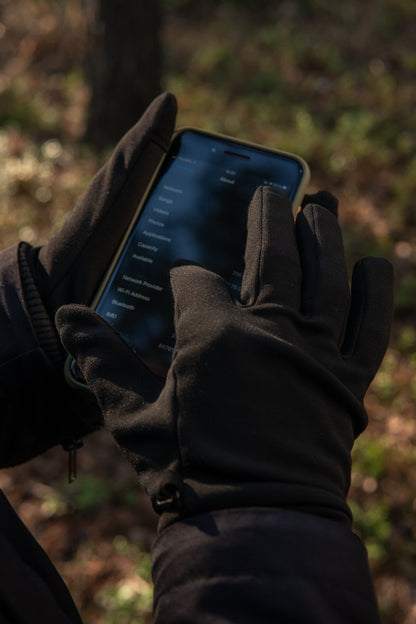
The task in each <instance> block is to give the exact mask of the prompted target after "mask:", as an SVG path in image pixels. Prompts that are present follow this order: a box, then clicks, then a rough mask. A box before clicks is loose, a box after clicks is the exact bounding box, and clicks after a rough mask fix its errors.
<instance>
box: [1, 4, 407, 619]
mask: <svg viewBox="0 0 416 624" xmlns="http://www.w3.org/2000/svg"><path fill="white" fill-rule="evenodd" d="M101 4H102V7H101V9H102V12H101V13H100V9H99V6H98V4H95V5H93V4H92V2H91V1H88V0H84V1H83V0H71V1H68V2H64V1H63V0H0V63H1V70H0V158H1V166H0V244H1V248H6V247H7V246H9V245H11V244H13V243H14V242H16V240H18V239H23V240H26V241H28V242H30V243H33V244H35V243H36V244H38V243H42V241H45V240H46V239H47V237H48V236H49V234H50V233H51V232H52V231H53V230H54V229H55V228H56V227H58V226H59V225H60V224H61V223H62V221H63V220H64V218H65V216H66V215H67V214H68V212H69V211H70V210H71V208H72V207H73V206H74V205H75V203H76V202H77V199H78V198H79V197H80V195H81V194H82V192H83V190H84V189H85V187H86V186H87V184H88V182H89V180H90V179H91V177H92V175H93V174H94V173H95V172H96V171H97V169H98V168H99V166H100V165H101V164H102V163H103V162H104V160H105V158H106V157H107V156H108V154H109V152H110V150H111V146H112V145H114V142H115V140H116V138H118V136H119V135H120V134H121V132H122V131H123V128H121V127H118V126H117V123H115V128H112V129H111V132H110V130H109V131H108V132H106V129H107V126H110V125H111V120H113V121H114V120H115V119H117V120H119V119H121V118H122V119H125V120H126V121H127V120H130V119H131V117H130V116H131V114H133V118H135V117H139V116H140V114H141V112H142V110H143V106H144V105H145V104H147V103H148V101H149V99H150V98H151V97H152V95H153V93H154V92H157V91H158V90H160V89H164V90H165V89H167V90H170V91H172V92H174V93H175V94H176V96H177V98H178V102H179V118H178V125H179V126H182V125H195V126H199V127H202V128H207V129H212V130H215V131H219V132H223V133H226V134H231V135H235V136H238V137H241V138H245V139H249V140H251V141H255V142H258V143H263V144H264V145H268V146H272V147H277V148H281V149H284V150H288V151H294V152H297V153H299V154H300V155H302V156H303V157H304V158H305V159H306V160H307V161H308V162H309V164H310V166H311V171H312V181H311V187H310V190H311V191H315V190H318V189H322V188H324V189H328V190H331V191H332V192H334V193H335V194H336V195H337V196H338V197H339V199H340V220H341V222H342V224H343V227H344V233H345V246H346V251H347V255H348V261H349V266H350V267H352V265H353V263H354V262H355V260H356V259H358V258H359V257H361V256H364V255H371V254H374V255H385V256H387V257H388V258H390V259H391V260H392V261H393V263H394V265H395V270H396V315H395V322H394V328H393V336H392V340H391V346H390V348H389V350H388V353H387V355H386V357H385V360H384V363H383V365H382V367H381V370H380V372H379V373H378V374H377V377H376V379H375V381H374V383H373V384H372V387H371V389H370V391H369V394H368V397H367V407H368V412H369V416H370V426H369V428H368V431H367V433H366V434H365V435H363V436H362V437H361V438H360V439H359V441H358V442H357V445H356V448H355V450H354V468H353V477H352V488H351V493H350V504H351V507H352V509H353V512H354V515H355V530H356V531H357V532H358V534H360V535H361V536H362V537H363V538H364V540H365V542H366V545H367V548H368V550H369V554H370V559H371V567H372V572H373V577H374V581H375V585H376V591H377V594H378V598H379V604H380V610H381V614H382V618H383V622H384V623H385V624H399V623H400V624H403V623H405V624H411V623H416V502H415V500H416V499H415V493H416V413H415V412H416V408H415V404H416V374H415V373H416V322H415V321H416V211H415V196H416V150H415V145H416V89H415V76H416V45H415V44H416V3H415V2H414V1H413V0H367V2H362V0H349V1H348V2H336V3H334V2H333V0H315V1H314V0H283V1H281V2H279V1H277V2H276V1H273V2H272V1H267V0H265V1H263V2H259V1H258V0H252V1H250V0H218V1H216V2H212V1H211V2H210V1H208V0H162V1H161V3H160V6H159V7H157V6H156V5H157V3H156V2H151V1H150V2H137V3H133V2H130V3H129V2H126V1H124V2H115V1H114V0H113V1H112V2H110V1H108V0H107V1H104V2H102V3H101ZM132 5H137V6H138V8H139V9H141V11H139V12H138V13H137V16H136V15H135V10H134V9H133V8H132ZM114 7H117V11H118V15H117V11H116V12H114ZM155 8H158V11H159V13H158V14H156V13H155V12H154V9H155ZM104 9H105V10H107V13H105V10H104ZM100 15H101V20H104V19H106V21H107V23H110V24H113V26H112V28H110V29H109V30H110V32H107V30H106V28H107V27H106V26H105V24H104V23H100ZM103 16H104V17H103ZM146 16H147V17H148V18H149V19H150V20H151V21H150V22H148V23H147V25H146V24H145V22H144V19H145V17H146ZM116 18H117V19H116ZM149 24H150V26H149ZM151 29H153V30H151ZM113 31H114V32H113ZM150 31H151V32H152V33H153V34H152V37H150V41H145V39H146V37H145V35H144V32H150ZM112 32H113V34H114V37H112V38H111V36H110V35H111V34H112ZM123 32H124V34H125V36H123ZM103 33H105V36H108V37H109V38H108V39H104V45H103V36H104V35H103ZM156 33H158V35H157V37H158V38H157V37H156ZM131 35H134V36H133V37H131ZM128 38H130V41H128V42H127V41H126V40H127V39H128ZM147 39H149V37H147ZM145 45H146V46H148V47H146V48H144V46H145ZM152 45H153V46H156V47H154V48H152V47H151V46H152ZM152 50H153V51H152ZM106 55H107V56H106ZM128 59H130V66H129V63H128V62H127V61H128ZM132 67H133V70H134V69H135V70H136V71H133V74H132V73H131V69H132ZM111 72H113V73H112V74H111ZM123 72H124V73H123ZM129 72H130V76H133V77H134V74H135V73H136V76H135V78H137V80H135V79H132V78H130V79H126V78H125V79H124V82H121V83H120V82H117V80H118V79H119V78H120V76H119V74H120V75H121V74H123V75H124V77H126V76H128V75H129ZM109 76H110V78H109ZM111 76H112V78H111ZM100 80H101V82H100ZM105 80H107V81H108V80H110V82H109V83H108V82H107V83H106V82H105ZM109 84H110V86H109ZM111 85H113V87H111ZM114 85H116V88H114ZM143 85H144V86H143ZM146 85H150V86H149V90H148V91H147V92H146V90H145V86H146ZM100 89H101V94H102V95H101V96H100V95H99V94H100ZM106 90H107V91H106ZM117 93H118V94H120V95H122V99H123V100H126V101H128V102H129V103H130V104H133V113H131V111H130V112H124V109H123V112H122V114H118V113H117V111H120V110H121V108H120V107H121V106H122V103H120V99H117ZM97 97H98V99H97ZM100 103H101V104H102V106H100ZM117 107H119V108H117ZM106 111H107V113H108V115H107V119H106V117H105V116H106ZM94 122H96V124H95V127H94ZM97 127H98V131H97ZM100 128H101V131H100ZM57 417H59V416H58V415H57ZM0 487H2V488H3V489H4V490H5V492H6V494H7V495H8V497H9V498H10V500H11V502H12V503H13V504H14V506H15V508H16V509H17V511H18V512H19V514H20V515H21V517H22V518H23V520H24V521H25V522H26V523H27V525H28V526H29V527H30V529H31V530H32V532H33V533H34V535H35V536H36V537H37V539H38V540H39V541H40V542H41V544H42V545H43V546H44V547H45V549H46V550H47V552H48V553H49V555H50V557H51V558H52V560H53V561H54V562H55V564H56V566H57V567H58V569H59V570H60V572H61V573H62V574H63V576H64V578H65V580H66V582H67V583H68V585H69V587H70V589H71V591H72V593H73V595H74V598H75V601H76V603H77V605H78V607H79V609H80V611H81V614H82V616H83V618H84V620H85V622H94V623H96V624H112V623H116V622H117V624H130V623H132V622H135V623H137V622H138V623H142V624H145V623H149V622H151V600H152V586H151V581H150V557H149V548H150V544H151V542H152V539H153V538H154V535H155V517H154V515H153V512H152V511H151V509H150V508H149V505H148V503H147V501H146V498H145V496H144V495H143V494H142V493H141V492H140V491H139V490H138V487H137V485H136V481H135V478H134V475H133V472H132V470H131V469H130V467H129V466H128V465H127V464H126V463H125V461H124V460H123V459H121V458H120V456H119V454H118V451H117V450H116V449H115V448H114V445H113V443H112V441H111V440H110V439H109V437H108V436H107V435H106V434H105V432H101V433H99V434H96V435H94V436H92V437H90V438H89V439H88V440H87V441H86V444H85V448H84V449H83V450H82V451H81V452H80V453H79V476H78V479H77V481H76V482H75V483H74V484H72V485H68V484H67V483H66V454H65V453H64V452H63V451H62V450H61V449H54V450H52V451H50V452H48V453H46V454H45V455H44V456H42V457H41V458H38V459H36V460H34V461H32V462H30V463H29V464H27V465H24V466H20V467H17V468H15V469H12V470H5V471H2V472H1V473H0Z"/></svg>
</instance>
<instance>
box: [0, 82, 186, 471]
mask: <svg viewBox="0 0 416 624" xmlns="http://www.w3.org/2000/svg"><path fill="white" fill-rule="evenodd" d="M175 116H176V101H175V98H174V97H173V96H172V95H170V94H164V95H162V96H160V97H159V98H157V99H156V100H155V101H154V102H153V104H152V105H151V106H150V107H149V109H148V110H147V111H146V112H145V114H144V115H143V117H142V119H141V120H140V121H139V122H138V123H137V124H136V126H134V127H133V128H132V129H131V130H130V131H129V132H128V133H127V134H126V135H125V136H124V138H123V139H122V140H121V141H120V143H119V144H118V145H117V147H116V149H115V151H114V153H113V155H112V157H111V158H110V160H109V161H108V162H107V164H106V165H105V166H104V167H103V168H102V169H101V170H100V171H99V173H98V174H97V175H96V176H95V178H94V179H93V180H92V182H91V184H90V185H89V187H88V189H87V191H86V193H85V195H84V196H83V198H82V199H81V201H80V203H79V204H78V206H77V207H76V208H75V210H74V211H73V212H72V214H71V215H70V216H69V218H68V219H67V221H66V222H65V223H64V225H63V226H62V227H61V228H60V229H59V230H58V231H57V232H55V234H54V235H53V236H52V238H51V239H50V240H49V241H48V243H47V244H46V245H45V246H44V247H42V248H37V249H34V248H33V247H31V246H30V245H28V244H26V243H20V244H19V245H16V246H15V247H12V248H11V249H8V250H6V251H5V252H3V254H2V255H1V256H0V275H1V284H2V287H1V289H0V334H1V336H0V338H1V339H0V344H1V347H0V401H1V421H0V422H1V425H0V427H1V430H0V466H7V465H14V464H17V463H19V462H22V461H25V460H27V459H29V458H31V457H33V456H35V455H37V454H38V453H40V452H42V451H43V450H45V449H47V448H49V447H51V446H53V445H55V444H57V443H62V442H67V441H70V440H71V439H72V438H79V437H81V436H83V435H84V434H86V433H88V432H90V431H92V430H94V429H96V428H98V426H99V425H100V424H101V422H102V416H101V413H100V411H99V409H98V406H97V405H96V402H95V401H94V404H93V405H92V404H91V399H88V397H79V396H78V395H76V394H75V393H74V392H71V391H70V390H69V389H68V387H67V385H66V383H65V382H64V379H63V374H62V370H63V364H64V360H65V356H66V354H65V352H64V350H63V348H62V345H61V343H60V340H59V337H58V335H57V332H56V329H55V326H54V318H55V313H56V311H57V309H58V308H59V307H60V306H62V305H63V304H66V303H86V304H87V303H90V302H91V300H92V297H93V295H94V292H95V290H96V288H97V287H98V285H99V283H100V280H101V279H102V277H103V275H104V273H105V270H106V268H107V265H108V263H109V261H110V260H111V257H112V255H113V254H114V252H115V250H116V249H117V247H118V245H119V243H120V240H121V238H122V236H123V235H124V233H125V231H126V229H127V226H128V225H129V223H130V221H131V218H132V216H133V215H134V212H135V210H136V209H137V206H138V203H139V201H140V199H141V197H142V196H143V193H144V191H145V190H146V187H147V185H148V183H149V181H150V179H151V177H152V176H153V174H154V172H155V169H156V167H157V165H158V164H159V162H160V159H161V157H162V156H163V154H164V152H165V151H166V150H167V148H168V146H169V143H170V139H171V134H172V132H173V129H174V125H175Z"/></svg>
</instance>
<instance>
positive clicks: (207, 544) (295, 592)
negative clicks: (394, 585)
mask: <svg viewBox="0 0 416 624" xmlns="http://www.w3.org/2000/svg"><path fill="white" fill-rule="evenodd" d="M153 561H154V564H153V576H154V583H155V622H156V623H157V624H162V623H163V624H179V622H180V623H181V624H187V623H189V624H191V623H192V624H195V622H198V624H204V623H207V624H208V623H209V624H220V623H221V624H231V623H237V622H238V624H245V623H247V624H253V622H255V623H256V624H266V623H267V624H269V623H270V624H272V623H273V624H276V622H279V624H286V623H287V624H289V623H290V624H295V623H297V624H300V623H302V624H303V623H305V624H318V623H319V624H379V622H380V620H379V616H378V611H377V604H376V599H375V596H374V590H373V586H372V582H371V578H370V573H369V566H368V559H367V553H366V550H365V549H364V547H363V545H362V543H361V541H360V540H359V538H358V537H357V536H356V535H355V534H354V533H352V532H351V531H350V530H349V529H348V528H347V527H346V526H344V525H343V524H342V523H339V522H335V521H333V520H329V519H326V518H321V517H318V516H313V515H311V514H306V513H302V512H292V511H286V510H271V509H264V508H257V509H254V508H251V509H244V510H243V509H235V510H229V511H217V512H214V513H212V514H204V515H201V516H197V517H193V518H190V519H189V520H187V521H182V522H175V523H174V524H173V525H171V526H170V527H168V528H166V529H165V530H164V531H162V533H161V534H160V535H159V537H158V539H157V540H156V542H155V544H154V548H153Z"/></svg>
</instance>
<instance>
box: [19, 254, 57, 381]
mask: <svg viewBox="0 0 416 624" xmlns="http://www.w3.org/2000/svg"><path fill="white" fill-rule="evenodd" d="M33 252H34V250H33V247H31V245H28V243H24V242H22V243H20V244H19V247H18V262H19V270H20V278H21V284H22V291H23V296H24V300H25V304H26V307H27V313H28V316H29V319H30V323H31V325H32V328H33V333H34V335H35V338H36V340H37V342H38V343H39V346H40V348H41V349H42V350H43V351H44V353H45V355H46V356H47V358H48V360H49V361H50V363H51V364H52V365H53V367H54V368H55V369H57V370H60V369H61V368H62V364H63V362H64V359H65V355H64V351H63V349H62V345H61V343H60V340H59V337H58V334H57V331H56V329H55V326H54V324H53V323H52V321H51V319H50V318H49V315H48V313H47V311H46V307H45V305H44V303H43V301H42V299H41V296H40V294H39V292H38V289H37V287H36V284H35V281H34V279H33V276H32V271H31V267H30V259H29V258H30V254H32V253H33Z"/></svg>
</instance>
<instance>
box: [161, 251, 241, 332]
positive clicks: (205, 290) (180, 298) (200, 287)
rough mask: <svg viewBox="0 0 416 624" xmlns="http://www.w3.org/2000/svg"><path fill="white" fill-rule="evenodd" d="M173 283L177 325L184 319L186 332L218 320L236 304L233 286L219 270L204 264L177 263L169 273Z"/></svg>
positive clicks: (183, 324)
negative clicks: (229, 307)
mask: <svg viewBox="0 0 416 624" xmlns="http://www.w3.org/2000/svg"><path fill="white" fill-rule="evenodd" d="M170 283H171V287H172V293H173V298H174V304H175V328H176V329H178V325H179V322H180V321H182V320H183V319H185V320H184V322H183V323H182V326H183V327H182V332H181V334H180V335H178V336H177V337H178V338H180V337H181V336H183V333H184V332H185V333H186V334H187V335H191V334H193V333H198V332H199V331H200V330H201V324H202V323H204V322H205V321H206V322H208V323H215V322H216V320H217V319H218V318H222V316H221V314H220V312H221V310H223V309H224V307H227V306H230V305H232V306H234V305H235V301H234V299H233V296H232V293H231V290H230V287H229V286H228V284H227V282H226V281H225V280H224V279H223V278H222V277H221V276H220V275H217V274H216V273H213V272H212V271H208V270H207V269H204V268H203V267H201V266H199V265H197V264H192V263H190V262H184V263H183V264H179V263H177V264H176V265H175V266H174V267H173V268H172V269H171V272H170Z"/></svg>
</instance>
